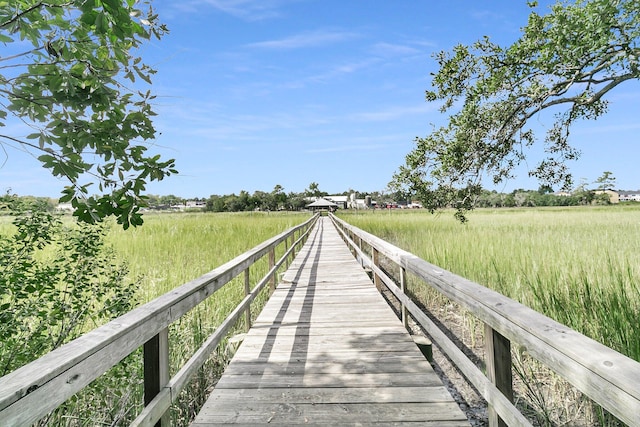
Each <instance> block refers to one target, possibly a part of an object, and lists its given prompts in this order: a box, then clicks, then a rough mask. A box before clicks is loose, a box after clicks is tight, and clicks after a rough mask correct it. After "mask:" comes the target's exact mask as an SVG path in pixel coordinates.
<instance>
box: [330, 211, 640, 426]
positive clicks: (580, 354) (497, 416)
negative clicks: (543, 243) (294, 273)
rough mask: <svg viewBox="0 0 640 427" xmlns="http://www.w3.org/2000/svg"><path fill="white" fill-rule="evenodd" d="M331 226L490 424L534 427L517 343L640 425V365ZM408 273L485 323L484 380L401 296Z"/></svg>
mask: <svg viewBox="0 0 640 427" xmlns="http://www.w3.org/2000/svg"><path fill="white" fill-rule="evenodd" d="M332 219H333V221H334V223H335V224H336V225H337V227H338V230H339V231H340V232H341V233H342V235H343V238H344V239H345V241H346V242H347V243H348V244H349V245H350V246H351V248H352V250H353V251H354V252H355V253H356V254H357V256H359V257H360V258H361V259H362V262H363V265H364V266H365V267H368V268H371V269H372V272H373V275H374V282H375V283H376V284H377V285H378V286H380V285H381V284H384V285H385V286H386V287H387V288H388V289H389V290H390V291H391V292H392V293H393V294H394V295H395V297H396V298H397V299H398V301H399V302H400V303H401V304H402V312H405V311H408V312H409V313H410V314H411V315H412V316H413V318H414V319H415V320H416V321H417V322H418V323H419V324H420V325H421V326H422V327H423V328H424V329H425V330H426V331H427V333H428V334H429V335H431V337H432V338H433V340H434V342H435V344H436V345H437V346H438V347H439V348H440V349H441V350H442V351H443V353H445V354H446V355H447V357H448V358H449V359H450V360H451V361H452V362H453V363H454V364H455V365H456V367H457V368H458V369H459V370H460V371H461V372H462V373H463V374H464V376H465V377H466V378H467V379H468V380H469V381H470V382H471V383H472V384H473V385H474V387H475V388H476V389H477V390H478V392H479V393H480V394H481V395H482V396H483V397H484V398H485V399H486V401H487V402H488V404H489V408H490V409H489V417H490V418H489V421H490V425H492V426H495V425H505V423H506V425H510V426H521V425H522V426H528V425H531V423H530V422H529V421H528V420H527V419H526V418H525V417H524V415H522V414H521V413H520V411H519V410H518V409H517V408H516V407H515V406H514V405H513V403H512V400H513V395H512V393H513V392H512V369H511V351H510V345H511V343H515V344H517V345H520V346H523V347H525V348H526V351H527V352H528V353H529V354H530V355H531V356H533V357H534V358H535V359H537V360H538V361H539V362H541V363H543V364H544V365H546V366H547V367H549V368H550V369H552V370H553V371H555V372H556V373H557V374H559V375H560V376H562V377H564V378H565V379H566V380H567V381H569V382H570V383H571V384H572V385H573V386H574V387H576V388H577V389H578V390H580V391H581V392H582V393H584V394H585V395H587V396H588V397H590V398H591V399H592V400H594V401H595V402H596V403H598V404H599V405H601V406H602V407H603V408H605V409H606V410H607V411H609V412H610V413H612V414H613V415H614V416H616V417H617V418H618V419H620V420H621V421H623V422H625V423H627V424H628V425H630V426H640V363H638V362H636V361H634V360H632V359H630V358H628V357H626V356H624V355H622V354H620V353H618V352H616V351H614V350H612V349H610V348H608V347H606V346H604V345H602V344H600V343H598V342H596V341H594V340H592V339H590V338H588V337H586V336H584V335H582V334H580V333H578V332H576V331H574V330H572V329H570V328H568V327H566V326H564V325H562V324H560V323H558V322H556V321H554V320H552V319H550V318H548V317H546V316H544V315H542V314H540V313H538V312H537V311H534V310H532V309H530V308H528V307H526V306H524V305H522V304H520V303H518V302H516V301H514V300H512V299H510V298H507V297H505V296H504V295H501V294H499V293H497V292H495V291H492V290H490V289H487V288H485V287H483V286H481V285H479V284H477V283H474V282H471V281H470V280H467V279H464V278H462V277H460V276H457V275H455V274H453V273H450V272H448V271H445V270H443V269H441V268H440V267H437V266H435V265H432V264H430V263H428V262H426V261H424V260H422V259H420V258H418V257H417V256H415V255H413V254H411V253H409V252H406V251H404V250H402V249H400V248H398V247H396V246H393V245H391V244H390V243H388V242H385V241H384V240H382V239H380V238H378V237H376V236H374V235H372V234H370V233H367V232H365V231H363V230H360V229H359V228H357V227H354V226H352V225H350V224H347V223H346V222H344V221H342V220H341V219H339V218H337V217H335V216H332ZM363 247H364V249H363ZM381 256H382V257H384V258H386V259H388V260H389V261H391V262H392V263H394V264H395V265H397V267H398V269H399V273H398V277H399V279H397V280H393V279H392V278H390V277H389V276H388V275H387V274H386V273H385V271H384V270H383V269H382V268H380V265H381V264H380V262H381V260H380V257H381ZM387 270H388V269H387ZM407 273H411V274H412V275H413V276H415V277H417V278H418V279H420V280H421V281H424V282H425V283H427V284H428V285H430V286H431V287H433V288H434V289H436V290H438V291H439V292H441V293H442V294H444V295H445V296H446V297H448V298H449V299H450V300H452V301H454V302H456V303H458V304H460V305H461V306H462V307H464V308H465V309H466V310H468V311H469V312H470V313H472V314H473V315H474V316H476V317H477V318H478V319H480V320H481V321H482V322H484V324H485V347H486V351H485V353H486V355H487V356H486V358H487V359H486V361H485V362H486V371H487V373H486V375H485V374H484V373H483V372H482V371H481V370H480V369H479V368H478V367H477V366H476V365H475V364H474V363H472V362H471V361H470V360H469V359H468V358H467V356H465V354H464V353H463V352H462V350H460V349H459V348H458V347H457V346H456V345H455V344H454V343H453V342H452V341H451V340H450V339H449V338H448V337H447V335H446V334H445V333H444V332H443V331H441V330H440V329H439V328H438V327H437V326H436V324H435V323H434V322H433V321H432V320H431V319H430V318H429V317H428V316H427V315H426V314H425V313H424V312H423V311H422V310H421V309H420V308H419V307H418V306H417V305H416V303H414V302H413V301H412V300H411V298H409V297H408V296H407V295H406V294H405V293H404V292H403V290H404V285H405V280H406V274H407ZM396 281H398V282H399V283H400V286H398V285H396ZM596 321H597V319H596Z"/></svg>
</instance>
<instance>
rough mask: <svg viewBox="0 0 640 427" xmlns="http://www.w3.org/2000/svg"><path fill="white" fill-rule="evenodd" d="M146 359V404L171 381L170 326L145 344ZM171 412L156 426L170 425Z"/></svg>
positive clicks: (144, 358)
mask: <svg viewBox="0 0 640 427" xmlns="http://www.w3.org/2000/svg"><path fill="white" fill-rule="evenodd" d="M143 360H144V405H145V406H147V405H148V404H149V402H151V401H152V400H153V398H154V397H156V395H157V394H158V393H160V390H162V388H163V387H164V386H165V385H166V384H167V383H168V382H169V328H165V329H163V330H162V331H160V332H159V333H158V335H156V336H154V337H153V338H151V339H150V340H149V341H147V342H146V343H145V344H144V346H143ZM168 426H169V414H168V413H166V414H165V415H163V417H162V418H161V419H160V421H158V422H157V423H156V427H168Z"/></svg>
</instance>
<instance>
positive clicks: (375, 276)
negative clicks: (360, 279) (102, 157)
mask: <svg viewBox="0 0 640 427" xmlns="http://www.w3.org/2000/svg"><path fill="white" fill-rule="evenodd" d="M371 251H372V253H373V257H372V258H373V265H375V266H376V267H380V259H379V258H380V255H379V253H378V250H377V249H376V248H374V247H373V246H371ZM373 283H374V284H375V285H376V289H377V290H378V291H381V290H382V283H381V280H380V276H378V274H377V273H376V272H375V270H374V272H373Z"/></svg>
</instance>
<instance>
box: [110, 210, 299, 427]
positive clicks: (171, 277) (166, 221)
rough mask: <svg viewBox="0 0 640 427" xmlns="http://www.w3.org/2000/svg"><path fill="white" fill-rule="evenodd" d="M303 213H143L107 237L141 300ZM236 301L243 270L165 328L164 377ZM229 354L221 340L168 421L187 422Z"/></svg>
mask: <svg viewBox="0 0 640 427" xmlns="http://www.w3.org/2000/svg"><path fill="white" fill-rule="evenodd" d="M308 217H309V214H308V213H307V214H300V213H262V212H261V213H216V214H213V213H181V214H151V215H145V223H144V225H143V226H142V227H138V228H136V229H133V230H132V229H129V230H127V231H124V230H122V229H121V228H119V227H118V226H117V225H114V226H113V228H112V229H111V231H110V234H109V241H110V243H111V245H112V246H113V248H114V249H115V250H116V252H117V253H118V254H119V255H120V256H121V257H122V258H123V259H125V260H126V261H127V262H128V264H129V268H130V274H131V276H132V278H137V280H138V282H139V283H140V296H141V299H142V300H143V301H150V300H151V299H153V298H155V297H158V296H160V295H162V294H164V293H167V292H169V291H171V290H172V289H175V288H176V287H178V286H180V285H182V284H184V283H186V282H188V281H191V280H193V279H195V278H197V277H199V276H201V275H203V274H205V273H207V272H209V271H211V270H212V269H214V268H216V267H218V266H220V265H222V264H224V263H225V262H227V261H229V260H231V259H233V258H235V257H236V256H238V255H240V254H242V253H244V252H246V251H247V250H249V249H251V248H253V247H255V246H256V245H258V244H260V243H262V242H264V241H265V240H268V239H270V238H272V237H274V236H275V235H277V234H279V233H281V232H283V231H285V230H287V229H289V228H291V227H293V226H295V225H298V224H300V223H302V222H304V221H305V220H307V219H308ZM280 246H281V247H280V248H279V250H278V251H277V252H276V259H278V258H279V257H280V256H282V254H283V253H284V247H282V245H280ZM266 258H267V257H264V258H263V259H262V260H261V261H259V262H258V263H256V264H255V265H254V266H252V267H251V268H250V281H251V287H253V286H255V285H256V284H257V282H258V281H259V280H260V279H261V278H262V277H263V276H264V275H265V274H266V273H267V272H268V270H269V267H268V260H267V259H266ZM267 297H268V295H267V292H266V291H265V292H263V293H262V294H261V295H260V297H259V298H258V299H257V300H256V302H255V303H254V309H253V310H252V314H253V316H254V317H255V316H256V315H257V313H258V312H259V309H260V308H261V306H262V305H263V304H264V302H265V301H266V299H267ZM243 298H244V275H240V276H239V277H237V278H236V279H234V280H233V281H232V282H230V283H229V284H227V285H226V286H224V287H223V288H222V289H221V290H219V291H218V292H216V293H215V294H214V295H213V296H212V297H210V298H209V299H208V300H206V301H205V302H204V303H202V304H200V305H199V306H197V307H196V308H194V309H193V310H192V311H191V312H189V313H188V314H187V315H185V316H183V317H182V318H181V319H180V320H179V321H177V322H175V323H174V324H173V325H171V328H170V332H169V339H170V362H171V374H172V375H173V374H174V373H176V372H177V370H178V369H180V368H181V367H182V366H183V365H184V363H185V362H186V361H187V360H188V359H189V358H190V357H191V356H192V355H193V353H194V352H195V350H197V348H198V347H200V345H201V344H202V343H203V342H204V340H206V338H207V337H208V336H209V335H210V334H212V333H213V332H214V331H215V329H216V327H217V326H218V325H219V324H220V323H221V322H222V321H223V320H224V318H225V317H226V316H227V315H228V314H229V313H230V312H231V311H232V310H233V309H234V308H235V307H236V306H237V305H238V304H239V303H240V302H241V301H242V299H243ZM245 327H246V325H245V324H244V317H242V318H241V320H240V321H239V323H238V325H237V326H236V328H235V332H233V333H239V332H241V331H243V330H244V329H245ZM233 333H232V334H233ZM231 356H232V351H231V348H230V347H229V346H228V345H227V344H226V342H225V343H223V344H222V345H221V346H220V347H219V348H218V350H217V352H216V354H215V355H214V357H212V358H211V359H210V360H209V361H208V362H207V364H206V365H205V367H204V368H203V369H201V370H200V371H199V372H198V373H197V375H196V377H195V378H194V379H193V380H192V381H191V383H190V384H189V386H188V388H187V389H186V390H185V391H183V393H182V395H181V396H180V398H179V401H178V403H177V404H176V405H174V407H173V408H172V425H188V424H189V422H190V420H192V418H193V417H194V416H195V414H196V413H197V411H198V409H199V407H200V406H201V404H202V403H203V402H204V400H205V399H206V396H207V395H208V391H209V390H210V388H211V387H212V386H213V384H215V382H216V380H217V378H218V377H219V375H220V373H221V372H222V370H223V368H224V366H225V365H226V363H227V362H228V360H229V359H230V357H231Z"/></svg>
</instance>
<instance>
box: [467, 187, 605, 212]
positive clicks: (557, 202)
mask: <svg viewBox="0 0 640 427" xmlns="http://www.w3.org/2000/svg"><path fill="white" fill-rule="evenodd" d="M610 203H611V202H610V200H609V196H608V195H607V194H598V193H596V192H595V191H593V190H586V189H579V190H577V191H573V192H572V193H563V194H555V193H553V192H552V191H549V190H548V189H546V188H544V187H542V188H540V189H539V190H523V189H518V190H514V191H512V192H511V193H498V192H497V191H488V190H482V191H481V193H480V195H478V198H477V200H476V202H475V207H476V208H514V207H536V206H584V205H593V204H599V205H606V204H610Z"/></svg>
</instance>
